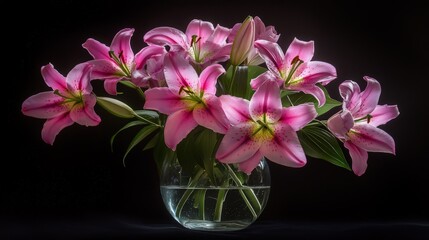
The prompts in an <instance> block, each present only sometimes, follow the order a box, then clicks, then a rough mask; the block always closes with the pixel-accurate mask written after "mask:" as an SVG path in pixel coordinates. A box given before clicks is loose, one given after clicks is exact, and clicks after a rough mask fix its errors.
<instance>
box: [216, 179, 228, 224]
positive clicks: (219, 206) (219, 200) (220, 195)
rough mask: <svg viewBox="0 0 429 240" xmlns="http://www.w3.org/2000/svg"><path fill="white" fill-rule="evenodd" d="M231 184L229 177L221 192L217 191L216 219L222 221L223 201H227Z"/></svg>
mask: <svg viewBox="0 0 429 240" xmlns="http://www.w3.org/2000/svg"><path fill="white" fill-rule="evenodd" d="M228 185H229V179H227V180H225V181H224V182H223V184H222V185H221V186H222V187H221V189H219V192H218V193H217V199H216V207H215V212H214V221H215V222H220V221H221V220H222V209H223V203H224V202H225V199H226V195H227V194H228V189H226V187H228Z"/></svg>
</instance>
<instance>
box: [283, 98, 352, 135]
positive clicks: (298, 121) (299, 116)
mask: <svg viewBox="0 0 429 240" xmlns="http://www.w3.org/2000/svg"><path fill="white" fill-rule="evenodd" d="M315 117H317V112H316V109H315V108H314V105H313V104H300V105H298V106H292V107H288V108H283V112H282V117H281V118H280V120H279V122H282V123H286V124H287V125H289V126H290V127H291V128H292V129H293V130H294V131H298V130H300V129H301V128H303V127H304V126H305V125H307V124H308V123H309V122H311V121H312V120H313V119H314V118H315ZM352 120H353V119H352Z"/></svg>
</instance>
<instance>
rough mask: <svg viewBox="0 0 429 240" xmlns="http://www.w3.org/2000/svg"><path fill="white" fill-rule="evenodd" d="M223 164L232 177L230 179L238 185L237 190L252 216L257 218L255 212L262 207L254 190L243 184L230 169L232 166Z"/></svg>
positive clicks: (259, 210)
mask: <svg viewBox="0 0 429 240" xmlns="http://www.w3.org/2000/svg"><path fill="white" fill-rule="evenodd" d="M225 165H226V167H227V168H228V171H229V173H230V175H231V177H232V180H233V181H234V182H235V184H237V186H238V187H239V190H238V191H239V192H240V195H241V197H242V198H243V200H244V202H245V203H246V205H247V207H248V208H249V210H250V212H251V213H252V215H253V218H257V217H258V215H257V213H260V212H261V209H262V207H261V203H260V202H259V200H258V198H257V197H256V195H255V192H253V190H252V189H251V188H249V187H247V186H243V184H242V183H241V181H240V179H239V178H238V177H237V175H236V174H235V172H234V170H232V168H231V167H230V166H229V165H228V164H225ZM241 188H244V189H241Z"/></svg>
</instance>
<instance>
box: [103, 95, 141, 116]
mask: <svg viewBox="0 0 429 240" xmlns="http://www.w3.org/2000/svg"><path fill="white" fill-rule="evenodd" d="M97 102H98V103H99V104H100V106H102V107H103V108H104V109H106V110H107V111H108V112H110V113H112V114H113V115H115V116H118V117H121V118H133V117H135V115H136V113H135V112H134V110H133V109H132V108H131V107H130V106H128V105H127V104H125V103H123V102H121V101H119V100H116V99H114V98H108V97H97Z"/></svg>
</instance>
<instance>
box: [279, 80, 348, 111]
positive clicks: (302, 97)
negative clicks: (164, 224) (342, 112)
mask: <svg viewBox="0 0 429 240" xmlns="http://www.w3.org/2000/svg"><path fill="white" fill-rule="evenodd" d="M318 87H320V88H321V89H322V90H323V92H324V93H325V97H326V103H325V105H323V106H322V107H318V103H317V100H316V98H315V97H314V96H313V95H310V94H305V93H303V92H297V93H293V94H288V93H289V92H286V93H285V94H283V95H282V103H283V106H285V107H289V106H292V105H293V106H295V105H299V104H302V103H314V107H315V108H316V111H317V114H318V116H320V115H322V114H324V113H326V112H328V111H329V110H331V109H332V108H334V107H337V106H340V105H341V102H339V101H337V100H335V99H332V98H331V96H329V93H328V91H327V90H326V88H325V87H323V86H322V85H318Z"/></svg>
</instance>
